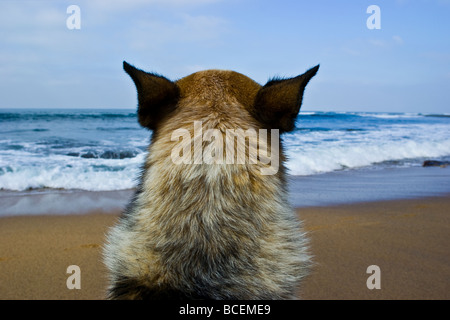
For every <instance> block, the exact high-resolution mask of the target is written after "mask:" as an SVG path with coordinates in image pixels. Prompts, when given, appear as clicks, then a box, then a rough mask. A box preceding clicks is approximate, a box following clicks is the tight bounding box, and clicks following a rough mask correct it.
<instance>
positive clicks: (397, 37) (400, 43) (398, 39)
mask: <svg viewBox="0 0 450 320" xmlns="http://www.w3.org/2000/svg"><path fill="white" fill-rule="evenodd" d="M392 39H393V40H394V42H395V43H396V44H398V45H402V44H403V43H404V41H403V39H402V38H401V37H400V36H392Z"/></svg>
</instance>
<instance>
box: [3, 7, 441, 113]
mask: <svg viewBox="0 0 450 320" xmlns="http://www.w3.org/2000/svg"><path fill="white" fill-rule="evenodd" d="M70 5H77V6H78V8H79V9H80V15H79V18H80V19H79V21H80V28H79V29H69V28H68V26H67V20H68V19H69V21H73V20H72V18H73V16H72V14H73V12H72V11H69V13H68V12H67V9H68V7H69V6H70ZM370 5H377V6H378V7H379V9H380V11H379V12H380V15H379V16H378V17H379V19H377V20H376V21H377V22H379V26H380V29H369V28H368V26H367V20H368V19H369V20H370V21H372V20H371V19H372V18H374V17H375V16H373V12H369V13H368V12H367V8H368V7H369V6H370ZM449 34H450V0H389V1H387V0H386V1H383V0H370V1H365V0H357V1H356V0H339V1H336V0H315V1H299V0H293V1H284V0H278V1H274V0H272V1H268V0H185V1H183V0H124V1H122V0H108V1H107V0H70V1H65V0H33V1H32V0H29V1H27V0H14V1H13V0H11V1H10V0H2V1H1V2H0V108H111V109H114V108H136V105H137V99H136V91H135V88H134V85H133V83H132V81H131V79H130V78H129V77H128V75H126V74H125V72H124V71H123V69H122V61H123V60H126V61H127V62H129V63H130V64H133V65H134V66H136V67H138V68H140V69H143V70H146V71H151V72H157V73H159V74H162V75H164V76H166V77H167V78H169V79H171V80H177V79H180V78H182V77H184V76H187V75H189V74H191V73H193V72H196V71H200V70H205V69H229V70H234V71H237V72H240V73H242V74H245V75H247V76H248V77H250V78H252V79H254V80H255V81H257V82H258V83H260V84H261V85H264V84H265V83H266V82H267V81H268V80H269V79H270V78H272V77H274V76H278V77H293V76H296V75H299V74H302V73H303V72H305V71H306V70H307V69H309V68H311V67H313V66H315V65H317V64H320V70H319V72H318V74H317V75H316V76H315V77H314V78H313V79H312V80H311V82H310V83H309V84H308V86H307V88H306V91H305V95H304V100H303V105H302V110H306V111H337V112H340V111H363V112H408V113H409V112H411V113H450V36H449Z"/></svg>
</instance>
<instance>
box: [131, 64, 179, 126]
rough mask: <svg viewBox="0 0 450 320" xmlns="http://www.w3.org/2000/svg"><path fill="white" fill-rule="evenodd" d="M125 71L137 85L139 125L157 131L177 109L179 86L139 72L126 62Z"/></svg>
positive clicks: (161, 78) (157, 76)
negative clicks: (167, 116) (163, 119)
mask: <svg viewBox="0 0 450 320" xmlns="http://www.w3.org/2000/svg"><path fill="white" fill-rule="evenodd" d="M123 69H124V70H125V72H126V73H128V75H129V76H130V77H131V79H133V81H134V84H135V85H136V89H137V95H138V104H139V105H138V120H139V123H140V124H141V126H143V127H146V128H149V129H151V130H155V128H156V126H157V125H158V123H159V122H160V121H161V119H162V118H163V117H164V116H166V115H168V114H169V113H170V112H172V111H173V110H174V109H175V107H176V105H177V102H178V99H179V89H178V86H177V85H176V84H175V83H174V82H172V81H170V80H168V79H166V78H164V77H163V76H160V75H157V74H154V73H148V72H145V71H142V70H139V69H137V68H135V67H133V66H132V65H130V64H128V63H127V62H125V61H124V62H123Z"/></svg>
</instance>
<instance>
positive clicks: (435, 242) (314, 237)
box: [0, 194, 450, 300]
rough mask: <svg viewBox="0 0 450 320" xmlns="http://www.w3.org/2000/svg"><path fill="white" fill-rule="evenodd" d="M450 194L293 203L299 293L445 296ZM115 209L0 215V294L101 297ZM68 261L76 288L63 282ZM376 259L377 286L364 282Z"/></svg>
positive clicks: (449, 274)
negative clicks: (299, 238)
mask: <svg viewBox="0 0 450 320" xmlns="http://www.w3.org/2000/svg"><path fill="white" fill-rule="evenodd" d="M449 207H450V194H447V195H445V196H440V197H427V198H420V199H409V200H389V201H376V202H360V203H353V204H346V205H338V206H325V207H303V208H297V209H296V210H297V212H298V214H299V216H300V218H301V219H302V220H303V222H304V227H305V229H306V231H307V232H308V234H309V237H310V240H311V253H312V254H313V256H314V268H313V270H312V273H311V274H310V276H308V277H307V278H306V280H305V281H304V283H303V286H302V287H301V289H300V291H299V296H300V297H301V298H302V299H306V300H310V299H314V300H320V299H332V300H334V299H338V300H341V299H342V300H345V299H369V300H370V299H450V281H449V279H450V255H449V254H448V243H449V240H450V213H449V212H448V208H449ZM119 213H120V211H119V210H112V211H91V212H89V213H86V214H64V215H34V216H18V217H12V216H9V217H2V218H1V219H0V221H1V223H0V268H1V270H2V281H1V282H0V299H3V300H4V299H6V300H9V299H19V300H21V299H24V300H29V299H43V300H47V299H50V300H59V299H75V300H78V299H87V300H95V299H103V297H104V290H105V287H106V269H105V267H104V266H103V263H102V261H101V248H102V245H103V243H104V236H105V233H106V232H107V230H108V228H109V227H110V226H112V225H113V224H114V223H115V221H116V219H117V217H118V216H119ZM69 265H78V266H79V267H80V269H81V289H80V290H69V289H68V288H67V286H66V281H67V278H68V277H69V274H67V273H66V269H67V267H68V266H69ZM370 265H378V266H379V267H380V270H381V289H380V290H377V289H374V290H369V289H368V288H367V286H366V281H367V278H368V277H369V276H370V274H367V273H366V269H367V267H368V266H370Z"/></svg>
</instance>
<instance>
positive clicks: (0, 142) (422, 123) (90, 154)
mask: <svg viewBox="0 0 450 320" xmlns="http://www.w3.org/2000/svg"><path fill="white" fill-rule="evenodd" d="M24 114H25V113H24ZM24 114H18V115H17V116H14V117H13V116H11V115H7V116H4V117H3V119H4V120H3V122H2V123H0V190H2V189H3V190H15V191H23V190H28V189H41V188H55V189H81V190H90V191H107V190H123V189H130V188H133V187H135V186H136V184H137V179H138V177H139V174H140V167H141V165H142V164H143V162H144V159H145V156H146V151H145V150H146V146H147V144H148V141H149V136H150V132H149V131H146V130H144V129H141V128H139V126H138V124H137V119H135V118H133V116H130V115H129V111H125V112H123V117H121V116H120V114H119V115H117V116H116V114H114V117H113V116H111V115H109V116H105V118H104V117H103V115H102V114H101V113H99V114H98V116H97V115H96V114H95V115H96V116H95V117H94V116H92V115H91V114H88V115H84V114H81V115H78V116H76V117H75V116H68V115H64V117H63V116H61V115H58V114H57V115H56V116H55V117H54V118H52V116H51V114H50V115H46V116H45V118H42V117H43V116H40V117H36V119H37V120H36V119H34V117H32V115H33V113H32V112H30V113H29V114H28V113H26V114H25V115H26V117H25V118H23V117H24ZM0 115H1V114H0ZM14 115H15V114H14ZM449 120H450V119H449V117H446V116H442V115H434V116H421V115H419V114H388V113H376V114H375V113H354V112H353V113H344V112H343V113H325V112H301V114H300V117H299V121H298V127H299V129H298V130H296V131H294V132H293V133H289V134H286V135H284V137H283V142H284V146H285V149H286V154H287V156H288V162H287V167H288V169H289V173H290V174H292V175H314V174H318V173H325V172H332V171H336V170H342V169H353V168H361V167H366V166H373V167H380V168H381V167H383V164H384V163H387V162H395V165H397V166H417V165H420V164H421V161H423V160H424V159H429V158H448V157H450V130H449V128H450V122H449ZM0 122H1V117H0ZM27 128H39V129H40V131H34V129H33V130H25V129H27ZM41 129H42V130H41ZM44 129H45V130H44ZM125 129H126V130H125ZM11 132H13V133H11Z"/></svg>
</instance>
